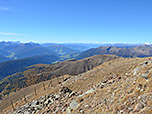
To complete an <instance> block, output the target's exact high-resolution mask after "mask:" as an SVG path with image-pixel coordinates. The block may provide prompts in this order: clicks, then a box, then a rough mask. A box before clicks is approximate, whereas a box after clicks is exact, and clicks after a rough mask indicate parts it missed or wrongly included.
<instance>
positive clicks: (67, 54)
mask: <svg viewBox="0 0 152 114" xmlns="http://www.w3.org/2000/svg"><path fill="white" fill-rule="evenodd" d="M78 53H80V51H78V50H74V49H71V48H68V47H65V46H63V45H59V44H52V45H50V44H49V45H45V46H44V45H41V44H38V43H32V42H30V43H20V42H4V41H3V42H0V62H5V61H9V60H17V59H21V58H26V57H32V56H38V55H45V54H48V55H49V54H51V55H55V56H58V57H60V58H61V60H65V59H69V58H72V57H73V56H74V55H77V54H78Z"/></svg>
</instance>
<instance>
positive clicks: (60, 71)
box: [0, 55, 119, 94]
mask: <svg viewBox="0 0 152 114" xmlns="http://www.w3.org/2000/svg"><path fill="white" fill-rule="evenodd" d="M117 58H119V57H117V56H114V55H98V56H93V57H89V58H85V59H82V60H78V61H76V60H73V59H72V60H67V61H63V62H60V63H56V64H52V65H49V64H37V65H32V66H29V67H26V66H24V69H23V68H22V69H21V71H20V72H18V73H15V74H12V75H10V76H8V77H6V78H4V79H3V80H1V81H0V92H2V93H3V94H8V93H10V92H13V91H17V90H19V89H21V88H24V87H27V86H30V85H33V84H37V83H39V82H42V81H46V80H49V79H51V78H52V77H53V78H54V77H56V76H57V77H59V76H62V75H66V74H69V75H77V74H80V73H84V72H87V71H89V70H91V69H93V68H94V67H96V66H98V65H101V64H103V63H104V62H107V61H110V60H112V59H117ZM55 59H56V58H55ZM35 60H36V59H35V58H33V59H32V63H33V62H35ZM24 61H25V62H27V63H28V65H29V64H30V62H29V61H26V60H23V61H21V62H20V63H21V64H23V62H24ZM36 62H37V61H36ZM50 62H51V61H50ZM33 64H34V63H33ZM24 65H26V64H24ZM2 66H3V65H2ZM13 66H14V65H13ZM13 66H12V67H11V68H13ZM15 66H16V67H17V68H13V69H16V70H17V69H18V68H20V67H21V66H20V64H17V65H15ZM3 70H4V69H2V71H3ZM8 70H9V69H8Z"/></svg>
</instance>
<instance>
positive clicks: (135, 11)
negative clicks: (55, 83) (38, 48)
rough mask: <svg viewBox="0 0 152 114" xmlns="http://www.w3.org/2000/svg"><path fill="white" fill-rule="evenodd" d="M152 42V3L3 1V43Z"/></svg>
mask: <svg viewBox="0 0 152 114" xmlns="http://www.w3.org/2000/svg"><path fill="white" fill-rule="evenodd" d="M2 40H5V41H10V40H11V41H18V40H19V41H22V42H29V41H34V42H54V43H56V42H68V43H69V42H70V43H71V42H73V43H76V42H80V43H96V42H97V43H145V42H152V0H0V41H2Z"/></svg>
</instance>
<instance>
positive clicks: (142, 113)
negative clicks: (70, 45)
mask: <svg viewBox="0 0 152 114" xmlns="http://www.w3.org/2000/svg"><path fill="white" fill-rule="evenodd" d="M44 83H45V84H47V83H46V82H44ZM45 91H47V92H46V93H45ZM42 93H45V94H43V95H42ZM14 95H15V93H14ZM29 95H30V94H29ZM32 95H33V94H32ZM32 95H31V98H32V99H30V98H28V96H27V97H26V98H27V103H23V102H24V98H23V99H21V100H19V101H16V102H15V103H14V111H12V107H11V106H9V107H7V108H5V109H4V110H3V112H4V113H6V114H7V113H8V114H152V105H151V104H152V58H118V59H114V60H111V61H108V62H105V63H103V64H101V65H99V66H97V67H95V68H93V69H92V70H90V71H87V72H85V73H82V74H79V75H75V76H70V75H69V77H68V78H67V79H65V80H63V81H61V82H60V84H57V85H55V86H52V87H51V89H50V90H43V91H40V92H39V93H38V94H37V97H34V95H33V96H32ZM21 104H22V105H21Z"/></svg>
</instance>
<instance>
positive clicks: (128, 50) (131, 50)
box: [76, 44, 152, 59]
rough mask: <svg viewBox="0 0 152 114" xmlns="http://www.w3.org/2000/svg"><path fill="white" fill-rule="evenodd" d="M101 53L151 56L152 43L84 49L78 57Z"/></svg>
mask: <svg viewBox="0 0 152 114" xmlns="http://www.w3.org/2000/svg"><path fill="white" fill-rule="evenodd" d="M99 54H114V55H117V56H120V57H150V56H152V45H146V44H144V45H140V46H133V47H132V46H131V47H116V46H106V47H103V46H101V47H98V48H93V49H89V50H87V51H83V52H82V53H80V54H79V55H78V56H77V57H76V58H77V59H82V58H86V57H90V56H94V55H99Z"/></svg>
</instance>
